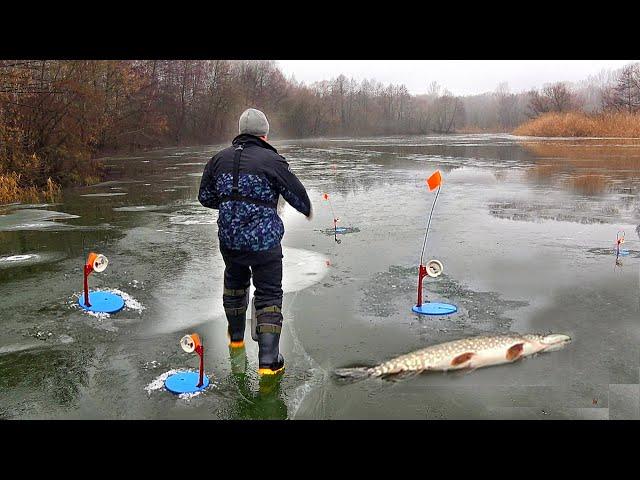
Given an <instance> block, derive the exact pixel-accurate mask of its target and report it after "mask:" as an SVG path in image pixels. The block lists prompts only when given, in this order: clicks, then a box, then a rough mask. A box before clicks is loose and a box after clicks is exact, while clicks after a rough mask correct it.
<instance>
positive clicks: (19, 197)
mask: <svg viewBox="0 0 640 480" xmlns="http://www.w3.org/2000/svg"><path fill="white" fill-rule="evenodd" d="M59 195H60V186H59V185H58V184H57V183H55V182H54V181H53V180H51V179H50V178H49V179H47V182H46V185H45V186H44V187H35V186H32V185H28V184H26V183H25V182H24V180H23V178H22V175H20V174H18V173H15V172H10V173H6V174H4V175H3V174H1V173H0V204H5V203H14V202H23V203H35V202H40V201H49V202H54V201H56V199H57V198H58V197H59Z"/></svg>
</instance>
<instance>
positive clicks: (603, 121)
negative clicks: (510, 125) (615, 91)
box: [513, 112, 640, 138]
mask: <svg viewBox="0 0 640 480" xmlns="http://www.w3.org/2000/svg"><path fill="white" fill-rule="evenodd" d="M513 133H514V134H515V135H523V136H533V137H619V138H640V114H633V113H622V112H616V113H601V114H597V115H589V114H586V113H581V112H566V113H546V114H544V115H541V116H539V117H538V118H534V119H533V120H530V121H528V122H526V123H524V124H522V125H520V126H519V127H518V128H516V129H515V130H514V131H513Z"/></svg>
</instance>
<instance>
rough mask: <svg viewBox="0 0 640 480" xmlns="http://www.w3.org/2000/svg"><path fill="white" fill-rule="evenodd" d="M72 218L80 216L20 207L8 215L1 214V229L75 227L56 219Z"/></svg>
mask: <svg viewBox="0 0 640 480" xmlns="http://www.w3.org/2000/svg"><path fill="white" fill-rule="evenodd" d="M72 218H79V217H78V215H71V214H68V213H64V212H56V211H54V210H38V209H19V210H15V211H13V212H11V213H9V214H7V215H0V231H14V230H40V229H56V228H73V227H72V226H71V225H66V224H64V223H59V222H56V221H55V220H70V219H72Z"/></svg>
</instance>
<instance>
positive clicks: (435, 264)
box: [427, 260, 444, 278]
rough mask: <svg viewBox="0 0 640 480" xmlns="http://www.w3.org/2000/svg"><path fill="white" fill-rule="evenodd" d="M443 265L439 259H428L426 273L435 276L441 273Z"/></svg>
mask: <svg viewBox="0 0 640 480" xmlns="http://www.w3.org/2000/svg"><path fill="white" fill-rule="evenodd" d="M443 270H444V267H443V266H442V262H441V261H440V260H429V261H428V262H427V275H429V276H430V277H431V278H436V277H439V276H440V275H442V271H443Z"/></svg>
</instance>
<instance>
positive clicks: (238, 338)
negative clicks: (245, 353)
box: [227, 315, 247, 348]
mask: <svg viewBox="0 0 640 480" xmlns="http://www.w3.org/2000/svg"><path fill="white" fill-rule="evenodd" d="M227 322H228V323H229V326H228V327H227V334H228V335H229V347H230V348H244V330H245V327H246V324H247V318H246V315H227Z"/></svg>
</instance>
